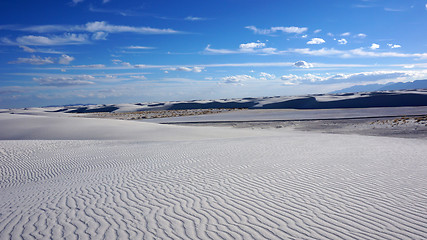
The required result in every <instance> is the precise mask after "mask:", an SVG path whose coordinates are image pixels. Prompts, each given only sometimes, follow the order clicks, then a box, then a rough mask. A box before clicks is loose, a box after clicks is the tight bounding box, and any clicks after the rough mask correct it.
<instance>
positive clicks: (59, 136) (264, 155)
mask: <svg viewBox="0 0 427 240" xmlns="http://www.w3.org/2000/svg"><path fill="white" fill-rule="evenodd" d="M0 139H2V140H1V141H0V162H1V164H0V173H1V175H0V177H1V178H0V239H117V238H120V239H426V238H427V218H426V216H427V175H426V172H427V161H426V156H427V148H426V146H427V144H426V143H427V140H425V139H403V138H388V137H372V136H359V135H343V134H323V133H315V132H298V131H292V130H288V129H277V130H272V129H269V130H261V129H254V130H252V129H233V128H219V127H218V128H215V127H182V126H165V125H157V124H152V123H141V122H130V121H127V122H126V121H119V120H106V119H81V118H68V117H40V116H21V115H19V116H18V115H16V114H15V115H10V114H0Z"/></svg>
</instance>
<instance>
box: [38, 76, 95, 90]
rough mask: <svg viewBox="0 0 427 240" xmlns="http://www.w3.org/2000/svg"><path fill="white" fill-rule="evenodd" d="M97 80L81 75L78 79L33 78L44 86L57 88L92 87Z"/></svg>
mask: <svg viewBox="0 0 427 240" xmlns="http://www.w3.org/2000/svg"><path fill="white" fill-rule="evenodd" d="M93 79H95V78H94V77H93V76H90V75H81V76H76V77H42V78H33V81H35V82H37V83H38V84H40V85H43V86H55V87H68V86H80V85H91V84H94V82H93V81H90V80H93Z"/></svg>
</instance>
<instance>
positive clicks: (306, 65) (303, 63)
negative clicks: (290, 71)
mask: <svg viewBox="0 0 427 240" xmlns="http://www.w3.org/2000/svg"><path fill="white" fill-rule="evenodd" d="M294 67H299V68H312V67H313V64H311V63H308V62H306V61H298V62H296V63H294Z"/></svg>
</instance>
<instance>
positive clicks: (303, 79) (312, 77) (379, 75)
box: [281, 71, 425, 85]
mask: <svg viewBox="0 0 427 240" xmlns="http://www.w3.org/2000/svg"><path fill="white" fill-rule="evenodd" d="M422 75H425V73H424V74H420V73H419V72H412V71H373V72H360V73H350V74H341V73H340V74H334V75H328V74H326V75H317V74H304V75H294V74H290V75H283V76H282V77H281V79H282V80H283V81H284V82H285V83H284V84H285V85H297V84H302V83H318V82H332V81H333V82H351V83H363V82H377V81H382V80H389V81H392V80H402V79H407V78H416V77H421V76H422Z"/></svg>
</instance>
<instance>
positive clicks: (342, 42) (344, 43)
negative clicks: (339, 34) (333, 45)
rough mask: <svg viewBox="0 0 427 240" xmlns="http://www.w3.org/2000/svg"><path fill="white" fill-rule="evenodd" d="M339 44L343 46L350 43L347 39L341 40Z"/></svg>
mask: <svg viewBox="0 0 427 240" xmlns="http://www.w3.org/2000/svg"><path fill="white" fill-rule="evenodd" d="M338 43H339V44H341V45H346V44H347V43H348V41H347V40H346V39H345V38H341V39H339V40H338Z"/></svg>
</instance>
